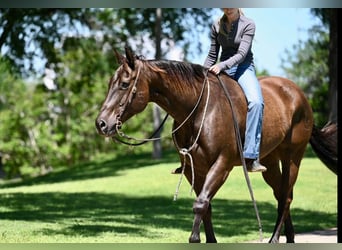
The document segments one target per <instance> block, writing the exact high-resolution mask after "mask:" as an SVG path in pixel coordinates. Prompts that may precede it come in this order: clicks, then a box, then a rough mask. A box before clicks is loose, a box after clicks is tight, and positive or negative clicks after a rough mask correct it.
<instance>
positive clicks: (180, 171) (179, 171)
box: [171, 166, 183, 174]
mask: <svg viewBox="0 0 342 250" xmlns="http://www.w3.org/2000/svg"><path fill="white" fill-rule="evenodd" d="M182 168H183V167H182V166H180V167H178V168H176V169H174V170H172V172H171V174H180V173H182Z"/></svg>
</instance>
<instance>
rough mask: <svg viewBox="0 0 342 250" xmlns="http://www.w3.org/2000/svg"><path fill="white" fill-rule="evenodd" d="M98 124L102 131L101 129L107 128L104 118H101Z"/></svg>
mask: <svg viewBox="0 0 342 250" xmlns="http://www.w3.org/2000/svg"><path fill="white" fill-rule="evenodd" d="M99 126H100V128H101V129H102V131H103V130H105V129H106V128H107V123H106V122H105V121H104V120H102V119H101V120H100V122H99Z"/></svg>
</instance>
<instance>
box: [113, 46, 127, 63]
mask: <svg viewBox="0 0 342 250" xmlns="http://www.w3.org/2000/svg"><path fill="white" fill-rule="evenodd" d="M114 54H115V56H116V60H117V62H118V63H119V64H123V63H124V62H125V57H124V56H123V55H121V54H120V53H119V52H118V51H117V50H116V49H114Z"/></svg>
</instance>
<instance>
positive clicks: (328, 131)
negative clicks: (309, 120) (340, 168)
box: [310, 123, 338, 175]
mask: <svg viewBox="0 0 342 250" xmlns="http://www.w3.org/2000/svg"><path fill="white" fill-rule="evenodd" d="M310 144H311V146H312V149H313V150H314V151H315V153H316V154H317V156H318V158H319V159H320V160H321V161H322V162H323V163H324V164H325V165H326V166H327V167H328V168H329V169H330V170H331V171H333V172H334V173H335V174H336V175H337V158H338V155H337V124H336V123H330V124H328V125H326V126H325V127H324V128H322V129H319V128H317V127H315V126H314V128H313V130H312V135H311V138H310Z"/></svg>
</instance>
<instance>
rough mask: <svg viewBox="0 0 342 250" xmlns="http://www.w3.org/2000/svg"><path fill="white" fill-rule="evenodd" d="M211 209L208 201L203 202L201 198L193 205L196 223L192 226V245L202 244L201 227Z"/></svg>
mask: <svg viewBox="0 0 342 250" xmlns="http://www.w3.org/2000/svg"><path fill="white" fill-rule="evenodd" d="M208 207H209V201H208V200H202V199H201V198H197V199H196V200H195V202H194V204H193V207H192V209H193V212H194V214H195V218H194V222H193V225H192V232H191V235H190V238H189V242H190V243H199V242H201V238H200V226H201V222H202V218H203V217H204V215H205V214H206V213H207V211H208Z"/></svg>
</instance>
